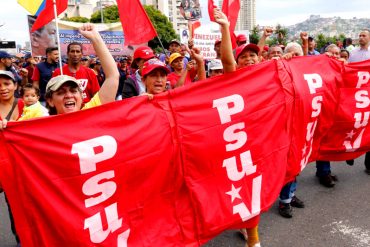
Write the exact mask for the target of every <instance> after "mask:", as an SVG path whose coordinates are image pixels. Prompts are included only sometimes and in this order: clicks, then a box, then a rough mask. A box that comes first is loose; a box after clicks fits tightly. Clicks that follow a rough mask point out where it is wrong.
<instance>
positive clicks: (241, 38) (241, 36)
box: [236, 34, 247, 46]
mask: <svg viewBox="0 0 370 247" xmlns="http://www.w3.org/2000/svg"><path fill="white" fill-rule="evenodd" d="M246 43H247V36H245V35H244V34H239V35H238V36H236V44H237V46H241V45H244V44H246Z"/></svg>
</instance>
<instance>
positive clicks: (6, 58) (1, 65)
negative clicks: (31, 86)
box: [0, 51, 28, 85]
mask: <svg viewBox="0 0 370 247" xmlns="http://www.w3.org/2000/svg"><path fill="white" fill-rule="evenodd" d="M12 58H13V56H12V55H10V54H9V53H7V52H6V51H0V70H7V71H10V72H12V73H13V76H14V79H15V82H17V83H18V85H24V84H26V83H27V82H28V77H27V76H28V71H27V70H26V69H25V68H22V69H20V70H19V74H18V73H17V71H15V69H14V68H13V66H12Z"/></svg>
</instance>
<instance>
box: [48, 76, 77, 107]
mask: <svg viewBox="0 0 370 247" xmlns="http://www.w3.org/2000/svg"><path fill="white" fill-rule="evenodd" d="M47 101H48V104H49V105H50V106H51V107H55V109H56V111H57V114H64V113H70V112H75V111H79V110H81V106H82V93H81V91H80V90H79V88H78V86H76V85H75V84H72V83H65V84H63V85H62V86H61V87H60V88H59V89H58V90H56V91H55V92H53V94H52V96H51V98H49V99H47Z"/></svg>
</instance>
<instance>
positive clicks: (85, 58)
mask: <svg viewBox="0 0 370 247" xmlns="http://www.w3.org/2000/svg"><path fill="white" fill-rule="evenodd" d="M89 60H90V57H88V56H85V57H82V58H81V61H89Z"/></svg>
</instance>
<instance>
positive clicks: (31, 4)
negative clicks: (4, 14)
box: [17, 0, 46, 16]
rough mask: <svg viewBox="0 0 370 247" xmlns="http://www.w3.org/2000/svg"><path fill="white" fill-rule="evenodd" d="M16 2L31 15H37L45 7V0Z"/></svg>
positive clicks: (19, 0)
mask: <svg viewBox="0 0 370 247" xmlns="http://www.w3.org/2000/svg"><path fill="white" fill-rule="evenodd" d="M17 2H18V4H19V5H21V6H22V7H23V8H25V9H26V10H27V11H28V12H29V13H30V14H31V15H36V16H38V15H39V13H40V12H41V11H42V10H43V9H44V8H45V3H46V0H18V1H17Z"/></svg>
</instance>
